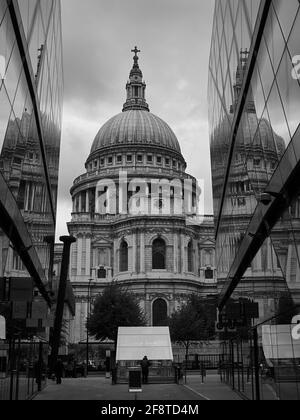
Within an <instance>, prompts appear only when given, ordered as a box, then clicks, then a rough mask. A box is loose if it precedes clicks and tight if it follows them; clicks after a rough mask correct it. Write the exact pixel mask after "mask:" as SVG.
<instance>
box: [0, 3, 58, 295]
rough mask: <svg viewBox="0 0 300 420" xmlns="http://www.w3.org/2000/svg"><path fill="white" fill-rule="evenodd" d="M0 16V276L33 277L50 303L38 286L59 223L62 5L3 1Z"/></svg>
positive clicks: (47, 272)
mask: <svg viewBox="0 0 300 420" xmlns="http://www.w3.org/2000/svg"><path fill="white" fill-rule="evenodd" d="M0 16H1V24H0V33H1V38H0V54H1V58H3V59H4V61H5V64H6V66H5V67H6V68H5V74H3V75H2V76H3V81H2V83H1V87H0V125H1V128H0V150H1V154H0V178H1V179H0V183H1V188H0V189H1V196H0V204H1V205H0V207H1V215H2V217H1V222H2V223H1V228H2V230H1V233H0V277H1V278H3V277H5V278H10V277H22V278H24V281H26V278H27V279H28V278H29V277H32V278H33V279H34V280H35V283H36V285H37V286H39V288H40V292H41V293H42V294H43V295H44V297H45V298H46V299H49V297H48V296H47V293H46V292H45V289H44V288H43V285H46V284H47V282H48V280H49V281H50V280H51V274H52V273H51V261H50V260H51V258H50V255H51V249H52V245H53V242H54V235H55V220H56V203H57V185H58V166H59V153H60V131H61V110H62V87H63V78H62V51H61V48H62V45H61V42H62V40H61V22H60V1H59V0H51V1H50V0H49V2H47V5H46V3H43V2H38V1H37V2H35V4H33V2H32V4H29V3H28V2H25V1H24V2H23V1H21V2H14V4H13V5H11V6H10V8H8V6H7V2H5V1H0ZM18 17H19V18H18ZM15 19H17V20H18V22H15ZM12 27H14V30H12V29H11V28H12ZM26 51H27V53H26Z"/></svg>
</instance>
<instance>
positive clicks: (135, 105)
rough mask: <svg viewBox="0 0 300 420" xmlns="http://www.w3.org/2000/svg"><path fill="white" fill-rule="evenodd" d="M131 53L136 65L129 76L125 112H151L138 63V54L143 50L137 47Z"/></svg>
mask: <svg viewBox="0 0 300 420" xmlns="http://www.w3.org/2000/svg"><path fill="white" fill-rule="evenodd" d="M131 52H133V53H134V57H133V61H134V64H133V67H132V69H131V72H130V75H129V81H128V83H127V85H126V91H127V100H126V102H125V104H124V107H123V112H125V111H131V110H142V111H148V112H149V106H148V104H147V102H146V99H145V91H146V84H145V82H144V81H143V73H142V71H141V69H140V67H139V63H138V61H139V56H138V53H140V52H141V50H139V49H138V47H137V46H135V47H134V49H133V50H131Z"/></svg>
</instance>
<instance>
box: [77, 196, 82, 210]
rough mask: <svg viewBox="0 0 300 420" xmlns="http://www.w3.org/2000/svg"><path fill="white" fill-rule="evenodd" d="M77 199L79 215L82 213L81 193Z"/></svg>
mask: <svg viewBox="0 0 300 420" xmlns="http://www.w3.org/2000/svg"><path fill="white" fill-rule="evenodd" d="M78 197H79V213H82V195H81V193H79V194H78Z"/></svg>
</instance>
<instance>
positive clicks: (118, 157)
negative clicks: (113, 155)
mask: <svg viewBox="0 0 300 420" xmlns="http://www.w3.org/2000/svg"><path fill="white" fill-rule="evenodd" d="M117 162H118V163H122V155H119V156H117Z"/></svg>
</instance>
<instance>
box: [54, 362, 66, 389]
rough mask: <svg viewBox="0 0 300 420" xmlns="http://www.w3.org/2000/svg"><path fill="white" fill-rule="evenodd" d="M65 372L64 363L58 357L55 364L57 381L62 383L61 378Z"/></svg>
mask: <svg viewBox="0 0 300 420" xmlns="http://www.w3.org/2000/svg"><path fill="white" fill-rule="evenodd" d="M63 372H64V365H63V362H62V361H61V359H58V360H57V362H56V363H55V366H54V373H55V376H56V383H57V384H61V378H62V376H63Z"/></svg>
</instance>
